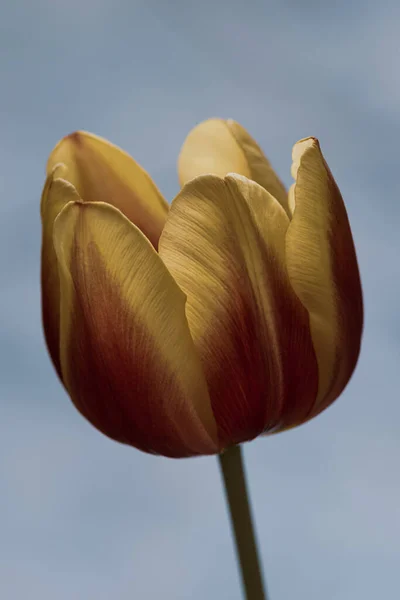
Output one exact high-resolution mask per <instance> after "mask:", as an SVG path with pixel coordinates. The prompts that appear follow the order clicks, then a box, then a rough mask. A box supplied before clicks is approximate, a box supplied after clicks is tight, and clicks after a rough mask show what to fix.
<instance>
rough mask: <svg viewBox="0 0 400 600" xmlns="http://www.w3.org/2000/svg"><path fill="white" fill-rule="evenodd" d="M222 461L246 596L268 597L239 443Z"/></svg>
mask: <svg viewBox="0 0 400 600" xmlns="http://www.w3.org/2000/svg"><path fill="white" fill-rule="evenodd" d="M219 464H220V467H221V473H222V476H223V479H224V484H225V494H226V500H227V503H228V506H229V512H230V517H231V525H232V530H233V533H234V535H235V541H236V553H237V559H238V562H239V564H240V570H241V575H242V584H243V590H244V593H245V597H246V600H268V598H267V595H266V593H265V592H264V586H263V579H262V574H261V568H260V560H259V557H258V552H257V544H256V539H255V533H254V527H253V522H252V518H251V510H250V504H249V498H248V494H247V487H246V479H245V474H244V466H243V458H242V451H241V448H240V446H232V447H231V448H228V450H226V451H225V452H223V453H222V454H220V455H219Z"/></svg>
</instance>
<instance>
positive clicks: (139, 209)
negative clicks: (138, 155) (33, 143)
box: [47, 131, 168, 248]
mask: <svg viewBox="0 0 400 600" xmlns="http://www.w3.org/2000/svg"><path fill="white" fill-rule="evenodd" d="M57 163H64V164H65V165H66V167H67V171H66V175H65V177H66V179H68V181H69V182H71V183H72V184H73V185H74V186H75V188H76V189H77V191H78V193H79V195H80V197H81V198H82V199H83V201H84V202H107V203H108V204H112V205H113V206H115V207H116V208H118V209H119V210H120V211H121V212H122V213H123V214H124V215H125V216H126V217H128V219H129V220H130V221H131V222H132V223H134V224H135V225H137V227H139V229H140V230H141V231H142V232H143V233H144V234H145V235H146V237H147V238H148V239H149V240H150V241H151V243H152V244H153V246H154V247H155V248H157V245H158V239H159V237H160V234H161V231H162V228H163V226H164V223H165V220H166V218H167V215H168V204H167V202H166V201H165V199H164V198H163V196H162V194H161V192H160V191H159V190H158V188H157V187H156V185H155V183H154V182H153V180H152V179H151V177H150V175H148V173H146V171H145V170H144V169H142V167H141V166H140V165H138V164H137V163H136V162H135V161H134V160H133V158H132V157H131V156H129V154H127V153H126V152H124V151H123V150H121V149H120V148H118V147H117V146H114V145H113V144H111V143H110V142H108V141H107V140H105V139H103V138H101V137H98V136H96V135H93V134H91V133H87V132H85V131H77V132H75V133H72V134H71V135H68V136H67V137H65V138H63V139H62V140H61V141H60V142H59V143H58V144H57V146H56V147H55V148H54V150H53V151H52V153H51V155H50V158H49V161H48V165H47V169H48V172H50V171H51V170H52V169H53V167H54V165H55V164H57Z"/></svg>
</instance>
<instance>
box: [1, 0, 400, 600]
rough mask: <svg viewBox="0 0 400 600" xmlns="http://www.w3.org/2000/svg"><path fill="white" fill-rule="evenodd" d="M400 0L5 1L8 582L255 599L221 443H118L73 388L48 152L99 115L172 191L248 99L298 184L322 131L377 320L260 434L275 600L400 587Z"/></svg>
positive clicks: (71, 597) (258, 127) (249, 120)
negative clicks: (50, 323) (293, 414)
mask: <svg viewBox="0 0 400 600" xmlns="http://www.w3.org/2000/svg"><path fill="white" fill-rule="evenodd" d="M399 20H400V6H399V5H398V3H397V2H395V1H393V2H390V1H386V0H383V1H381V2H378V3H377V2H368V1H367V2H365V1H363V2H361V1H357V0H354V1H353V2H347V1H346V2H345V1H341V0H340V1H337V2H330V3H323V2H317V1H316V0H303V1H300V2H299V1H297V0H291V1H288V0H286V1H284V0H275V1H273V2H267V1H266V0H263V2H261V1H260V0H250V2H249V3H248V4H247V3H245V2H244V1H242V2H238V1H236V0H229V2H228V1H227V0H220V1H216V0H214V1H213V2H212V1H211V0H202V2H196V3H194V2H191V1H190V0H186V1H181V0H173V1H172V2H165V1H163V0H159V1H155V0H143V1H141V2H138V1H132V0H129V1H128V0H126V1H121V0H96V1H95V0H69V1H68V2H66V1H61V0H36V1H35V2H32V1H31V0H25V1H22V0H15V1H12V0H6V1H5V3H4V4H2V9H1V19H0V74H1V78H0V81H1V93H0V164H1V167H0V189H1V202H0V215H1V218H0V228H1V232H0V274H1V280H2V286H1V292H0V423H1V425H0V428H1V435H0V597H1V598H2V599H4V600H25V599H26V598H27V597H29V598H32V599H33V600H36V599H40V600H54V599H56V600H111V599H114V598H116V599H118V600H132V599H139V600H153V599H156V598H160V597H161V598H163V599H165V600H186V599H189V598H190V599H193V600H203V599H204V598H213V599H214V598H215V599H218V600H225V599H226V600H240V599H241V598H242V595H241V589H240V583H239V576H238V571H237V567H236V563H235V556H234V552H233V546H232V539H231V533H230V527H229V521H228V518H227V513H226V507H225V503H224V497H223V493H222V488H221V481H220V475H219V471H218V464H217V460H216V459H215V458H214V457H209V458H199V459H188V460H180V461H174V460H170V459H165V458H160V457H153V456H148V455H145V454H143V453H140V452H139V451H137V450H134V449H132V448H129V447H124V446H122V445H118V444H116V443H114V442H112V441H110V440H109V439H107V438H106V437H104V436H102V435H101V434H100V433H98V432H97V431H96V430H95V429H93V428H92V427H91V426H90V425H89V424H88V423H87V422H86V421H85V420H84V419H82V417H81V416H80V415H79V414H78V412H77V411H76V410H75V409H74V407H73V406H72V404H71V402H70V400H69V399H68V397H67V396H66V394H65V392H64V390H63V389H62V388H61V386H60V384H59V382H58V380H57V378H56V375H55V373H54V371H53V368H52V366H51V364H50V360H49V358H48V356H47V353H46V349H45V345H44V341H43V335H42V331H41V319H40V288H39V253H40V243H41V229H40V220H39V199H40V194H41V188H42V185H43V181H44V169H45V163H46V159H47V156H48V154H49V152H50V151H51V149H52V147H53V146H54V144H55V143H56V142H57V141H58V139H59V138H60V137H62V136H63V135H65V134H67V133H70V132H71V131H73V130H75V129H79V128H82V129H86V130H89V131H93V132H94V133H97V134H99V135H102V136H104V137H107V138H109V139H110V140H112V141H113V142H115V143H116V144H118V145H120V146H122V147H123V148H125V149H126V150H127V151H129V152H130V153H131V154H132V155H133V156H134V157H135V158H136V159H137V160H138V161H139V162H140V163H141V164H142V165H143V166H144V167H145V168H146V169H147V170H148V171H149V172H150V174H151V175H152V176H153V178H154V179H155V181H156V182H157V184H158V186H159V187H160V188H161V190H162V192H163V193H164V194H165V196H166V197H167V198H168V199H169V200H171V199H172V198H173V197H174V195H175V194H176V193H177V192H178V182H177V176H176V166H175V165H176V158H177V155H178V152H179V149H180V146H181V144H182V142H183V140H184V138H185V136H186V134H187V133H188V131H189V130H190V129H191V128H192V127H193V126H194V125H195V124H196V123H197V122H199V121H201V120H203V119H205V118H208V117H213V116H220V117H225V118H230V117H231V118H234V119H236V120H238V121H239V122H241V123H242V124H243V125H244V126H245V127H246V128H247V129H248V130H249V132H250V133H251V134H252V135H253V136H254V137H255V138H256V139H257V141H258V142H259V143H260V145H261V146H262V147H263V149H264V150H265V152H266V154H267V156H268V157H269V158H270V159H271V161H272V163H273V165H274V166H275V168H276V170H277V172H278V173H279V175H280V176H281V177H282V179H283V180H284V182H285V183H286V184H287V185H289V184H290V183H291V178H290V164H291V148H292V145H293V143H294V142H296V141H297V140H298V139H300V138H302V137H305V136H309V135H313V136H316V137H318V138H319V139H320V142H321V146H322V149H323V152H324V154H325V157H326V159H327V161H328V163H329V165H330V167H331V170H332V171H333V173H334V176H335V178H336V180H337V182H338V184H339V186H340V188H341V191H342V193H343V196H344V199H345V202H346V205H347V209H348V213H349V217H350V221H351V225H352V229H353V234H354V239H355V244H356V247H357V251H358V257H359V262H360V269H361V276H362V281H363V287H364V294H365V310H366V325H365V335H364V339H363V347H362V352H361V356H360V361H359V365H358V367H357V370H356V372H355V374H354V376H353V378H352V380H351V382H350V384H349V385H348V387H347V389H346V391H345V393H344V394H343V395H342V397H341V398H340V399H339V400H338V401H337V402H336V403H335V404H334V405H333V406H332V407H331V408H329V409H328V410H327V411H326V412H325V413H323V414H322V415H321V416H319V417H318V418H317V419H315V420H314V421H312V422H310V423H308V424H307V425H304V426H302V427H301V428H299V429H297V430H293V431H290V432H287V433H285V434H281V435H278V436H275V437H272V438H263V439H259V440H257V441H255V442H252V443H250V444H247V445H246V446H245V460H246V467H247V473H248V478H249V484H250V490H251V497H252V503H253V508H254V513H255V520H256V525H257V530H258V538H259V543H260V550H261V555H262V563H263V568H264V572H265V574H266V579H267V581H268V588H269V591H270V595H271V600H286V599H288V598H299V599H302V598H304V599H307V600H321V598H323V599H324V600H357V599H358V598H360V599H361V598H362V599H363V600H376V598H394V597H396V594H397V591H398V589H399V575H398V571H399V563H400V541H399V540H400V472H399V459H400V435H399V429H400V402H399V369H400V361H399V355H400V352H399V347H400V324H399V312H398V310H399V309H398V307H399V301H400V277H399V275H400V267H399V255H400V239H399V235H398V229H399V223H400V221H399V218H400V203H399V195H400V183H399V168H400V161H399V144H398V138H399V125H400V70H399V68H398V65H399V58H400V57H399V54H400V43H399V37H398V23H399Z"/></svg>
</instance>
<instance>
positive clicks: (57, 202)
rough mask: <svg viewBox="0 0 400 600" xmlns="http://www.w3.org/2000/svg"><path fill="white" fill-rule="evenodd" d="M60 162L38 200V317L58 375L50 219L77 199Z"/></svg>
mask: <svg viewBox="0 0 400 600" xmlns="http://www.w3.org/2000/svg"><path fill="white" fill-rule="evenodd" d="M64 172H65V167H64V166H63V165H56V166H55V167H54V169H53V171H52V172H51V173H50V175H49V176H48V177H47V180H46V183H45V186H44V189H43V193H42V201H41V207H40V211H41V217H42V228H43V233H42V259H41V280H42V318H43V329H44V334H45V338H46V343H47V348H48V350H49V353H50V356H51V358H52V360H53V363H54V366H55V369H56V371H57V373H58V375H59V376H60V377H61V367H60V282H59V276H58V263H57V257H56V254H55V252H54V246H53V227H54V221H55V219H56V217H57V215H58V214H59V213H60V211H61V210H62V209H63V208H64V206H65V205H66V204H68V202H71V201H74V200H79V196H78V194H77V192H76V190H75V188H74V187H73V186H72V185H71V184H69V183H68V182H67V181H65V180H63V179H61V177H62V175H63V174H64Z"/></svg>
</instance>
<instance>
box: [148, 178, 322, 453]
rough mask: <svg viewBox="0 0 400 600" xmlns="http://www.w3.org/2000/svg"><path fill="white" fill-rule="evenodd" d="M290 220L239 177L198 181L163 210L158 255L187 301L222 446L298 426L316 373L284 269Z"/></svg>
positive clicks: (305, 325)
mask: <svg viewBox="0 0 400 600" xmlns="http://www.w3.org/2000/svg"><path fill="white" fill-rule="evenodd" d="M288 225H289V219H288V217H287V215H286V213H285V211H284V210H283V208H282V207H281V205H280V204H279V203H278V201H277V200H276V199H275V198H274V197H273V196H272V195H271V194H269V193H268V192H267V191H266V190H265V189H264V188H262V187H261V186H259V185H258V184H256V183H254V182H253V181H250V180H248V179H246V178H244V177H239V176H229V177H226V178H225V180H222V179H220V178H219V177H216V176H212V175H209V176H203V177H198V178H197V179H195V180H192V181H191V182H189V183H188V184H187V185H186V186H185V187H184V188H183V190H182V191H181V192H180V194H179V195H178V196H177V198H175V200H174V201H173V203H172V205H171V210H170V214H169V217H168V220H167V223H166V226H165V228H164V230H163V233H162V236H161V239H160V256H161V258H162V259H163V261H164V262H165V263H166V265H167V267H168V269H169V270H170V272H171V273H172V275H173V277H174V278H175V280H176V281H177V283H178V284H179V286H180V287H181V289H182V290H183V291H184V293H185V294H186V296H187V309H186V313H187V318H188V322H189V327H190V330H191V333H192V336H193V339H194V342H195V344H196V347H197V349H198V351H199V354H200V356H201V360H202V363H203V368H204V372H205V375H206V379H207V383H208V389H209V393H210V397H211V402H212V408H213V412H214V415H215V418H216V421H217V425H218V433H219V437H220V441H221V444H222V446H224V447H225V446H227V445H230V444H233V443H239V442H243V441H246V440H249V439H252V438H254V437H255V436H257V435H258V434H260V433H261V432H263V431H277V430H279V429H284V428H286V427H291V426H293V425H295V424H297V423H299V422H302V421H303V420H305V418H306V417H307V415H308V413H309V412H310V409H311V407H312V406H313V405H314V402H315V397H316V393H317V387H318V372H317V363H316V359H315V353H314V349H313V345H312V340H311V335H310V329H309V319H308V314H307V311H306V310H305V309H304V307H303V306H302V305H301V303H300V302H299V301H298V298H297V297H296V295H295V294H294V292H293V290H292V288H291V286H290V283H289V280H288V277H287V273H286V267H285V234H286V231H287V228H288Z"/></svg>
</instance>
